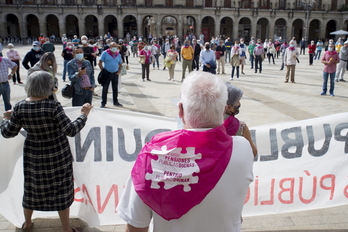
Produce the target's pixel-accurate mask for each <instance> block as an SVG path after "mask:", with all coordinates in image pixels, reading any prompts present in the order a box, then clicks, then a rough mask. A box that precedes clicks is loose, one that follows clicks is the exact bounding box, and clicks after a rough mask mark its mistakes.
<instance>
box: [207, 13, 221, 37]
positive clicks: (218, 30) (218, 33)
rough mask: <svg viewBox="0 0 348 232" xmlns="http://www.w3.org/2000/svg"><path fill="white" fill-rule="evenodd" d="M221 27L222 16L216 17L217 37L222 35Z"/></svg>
mask: <svg viewBox="0 0 348 232" xmlns="http://www.w3.org/2000/svg"><path fill="white" fill-rule="evenodd" d="M220 26H221V22H220V16H216V17H215V32H214V36H215V37H216V36H218V35H220ZM209 40H210V38H209Z"/></svg>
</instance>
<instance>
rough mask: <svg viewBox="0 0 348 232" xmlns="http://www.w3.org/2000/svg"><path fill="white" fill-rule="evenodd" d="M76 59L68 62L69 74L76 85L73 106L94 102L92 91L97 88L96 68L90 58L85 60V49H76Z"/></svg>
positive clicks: (74, 85) (72, 83) (72, 82)
mask: <svg viewBox="0 0 348 232" xmlns="http://www.w3.org/2000/svg"><path fill="white" fill-rule="evenodd" d="M73 54H74V59H72V60H70V61H69V62H68V64H67V69H68V76H69V80H70V81H71V85H72V86H73V87H74V95H73V97H72V106H82V105H83V104H85V103H90V104H92V93H93V91H94V88H95V80H94V68H93V66H92V65H91V63H90V62H89V61H88V60H84V59H83V58H84V54H83V49H82V48H81V47H77V48H75V49H74V53H73Z"/></svg>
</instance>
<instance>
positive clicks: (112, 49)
mask: <svg viewBox="0 0 348 232" xmlns="http://www.w3.org/2000/svg"><path fill="white" fill-rule="evenodd" d="M110 50H111V51H112V52H118V49H117V48H115V47H112V48H110Z"/></svg>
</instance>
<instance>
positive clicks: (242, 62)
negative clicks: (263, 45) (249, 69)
mask: <svg viewBox="0 0 348 232" xmlns="http://www.w3.org/2000/svg"><path fill="white" fill-rule="evenodd" d="M239 47H240V51H241V53H240V55H239V60H240V66H241V73H242V74H243V75H245V73H244V65H245V64H246V62H245V60H246V50H247V48H246V45H245V44H244V39H243V38H241V39H240V44H239Z"/></svg>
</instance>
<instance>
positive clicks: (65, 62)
mask: <svg viewBox="0 0 348 232" xmlns="http://www.w3.org/2000/svg"><path fill="white" fill-rule="evenodd" d="M69 61H70V60H64V67H63V81H65V74H66V64H67V63H68V62H69Z"/></svg>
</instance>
